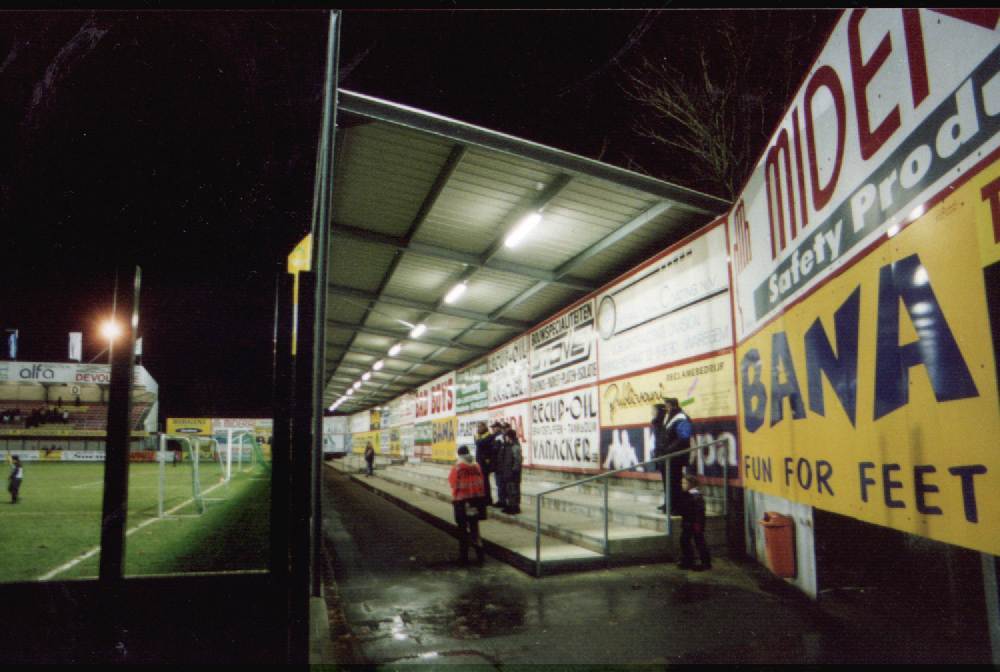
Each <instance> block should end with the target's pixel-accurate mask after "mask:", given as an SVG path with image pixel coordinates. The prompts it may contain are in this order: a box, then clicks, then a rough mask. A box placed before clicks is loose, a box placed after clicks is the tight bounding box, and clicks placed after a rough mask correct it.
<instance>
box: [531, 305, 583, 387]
mask: <svg viewBox="0 0 1000 672" xmlns="http://www.w3.org/2000/svg"><path fill="white" fill-rule="evenodd" d="M596 336H597V333H596V329H595V321H594V301H593V300H588V301H585V302H583V303H581V304H580V305H579V306H576V307H575V308H572V309H570V310H568V311H566V312H565V313H562V314H561V315H559V316H558V317H556V318H555V319H553V320H551V321H549V322H547V323H546V324H544V325H542V326H541V327H539V328H538V329H536V330H535V331H533V332H531V333H530V334H528V338H529V339H530V341H531V355H530V360H531V395H532V396H537V395H539V394H550V393H552V392H558V391H560V390H565V389H567V388H570V387H576V386H578V385H584V384H586V383H593V382H596V381H597V338H596Z"/></svg>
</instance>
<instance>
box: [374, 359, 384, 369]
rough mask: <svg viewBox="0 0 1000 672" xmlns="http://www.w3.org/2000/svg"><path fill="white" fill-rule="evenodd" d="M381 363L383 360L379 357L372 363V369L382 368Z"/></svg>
mask: <svg viewBox="0 0 1000 672" xmlns="http://www.w3.org/2000/svg"><path fill="white" fill-rule="evenodd" d="M383 364H384V362H383V361H382V360H381V359H380V360H378V361H377V362H375V363H374V364H372V370H374V371H378V370H379V369H381V368H382V365H383Z"/></svg>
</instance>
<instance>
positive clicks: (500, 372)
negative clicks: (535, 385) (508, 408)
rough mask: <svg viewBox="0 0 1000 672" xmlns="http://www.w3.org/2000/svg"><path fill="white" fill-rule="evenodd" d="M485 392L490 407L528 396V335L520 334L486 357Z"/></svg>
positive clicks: (529, 372) (529, 373)
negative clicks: (520, 335)
mask: <svg viewBox="0 0 1000 672" xmlns="http://www.w3.org/2000/svg"><path fill="white" fill-rule="evenodd" d="M486 375H487V379H488V386H487V388H488V389H487V393H488V396H489V405H490V408H493V407H494V406H501V405H503V404H509V403H511V402H514V401H521V400H523V399H527V398H528V394H529V392H528V390H529V382H528V381H529V379H530V375H531V367H530V364H529V362H528V337H527V336H522V337H520V338H518V339H515V340H514V341H512V342H511V343H509V344H508V345H506V346H504V347H502V348H500V349H499V350H497V351H496V352H494V353H492V354H491V355H490V356H489V357H488V358H487V372H486Z"/></svg>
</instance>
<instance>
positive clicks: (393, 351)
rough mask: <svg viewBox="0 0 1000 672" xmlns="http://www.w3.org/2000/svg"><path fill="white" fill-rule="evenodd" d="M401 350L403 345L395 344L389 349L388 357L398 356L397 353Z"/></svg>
mask: <svg viewBox="0 0 1000 672" xmlns="http://www.w3.org/2000/svg"><path fill="white" fill-rule="evenodd" d="M402 349H403V344H402V343H397V344H396V345H394V346H392V347H391V348H389V356H390V357H395V356H396V355H398V354H399V351H400V350H402Z"/></svg>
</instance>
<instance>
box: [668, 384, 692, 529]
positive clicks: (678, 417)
mask: <svg viewBox="0 0 1000 672" xmlns="http://www.w3.org/2000/svg"><path fill="white" fill-rule="evenodd" d="M663 402H664V404H666V407H667V422H666V425H665V426H664V428H665V430H666V435H667V438H666V442H667V452H666V454H668V455H670V454H672V453H677V452H680V451H683V450H687V449H689V448H690V447H691V435H692V434H693V433H694V432H693V428H692V426H691V419H690V418H688V416H687V414H686V413H684V411H682V410H681V405H680V402H679V401H677V399H676V398H675V397H667V398H665V399H664V400H663ZM689 459H690V454H688V455H686V456H684V457H680V456H678V457H675V458H674V459H672V460H669V463H670V465H669V467H668V470H669V474H670V486H669V487H670V513H671V515H675V516H676V515H678V513H679V512H678V510H677V500H678V499H679V498H680V495H681V492H682V490H681V477H683V476H684V463H685V462H686V461H688V460H689Z"/></svg>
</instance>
